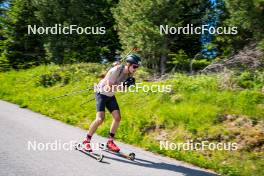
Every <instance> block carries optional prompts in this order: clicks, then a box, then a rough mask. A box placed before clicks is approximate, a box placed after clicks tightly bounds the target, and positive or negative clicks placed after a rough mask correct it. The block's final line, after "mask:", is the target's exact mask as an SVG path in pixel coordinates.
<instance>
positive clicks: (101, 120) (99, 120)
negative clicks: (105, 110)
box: [95, 117, 104, 125]
mask: <svg viewBox="0 0 264 176" xmlns="http://www.w3.org/2000/svg"><path fill="white" fill-rule="evenodd" d="M95 121H96V123H97V124H99V125H101V124H102V123H103V121H104V118H101V117H96V119H95Z"/></svg>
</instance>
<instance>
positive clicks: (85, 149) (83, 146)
mask: <svg viewBox="0 0 264 176" xmlns="http://www.w3.org/2000/svg"><path fill="white" fill-rule="evenodd" d="M75 149H76V150H78V151H80V152H82V153H84V154H86V155H88V156H90V157H91V158H94V159H96V160H97V161H98V162H102V160H103V158H104V155H103V154H102V153H101V154H98V153H94V152H93V151H92V148H91V145H90V143H88V142H87V141H84V142H83V143H75Z"/></svg>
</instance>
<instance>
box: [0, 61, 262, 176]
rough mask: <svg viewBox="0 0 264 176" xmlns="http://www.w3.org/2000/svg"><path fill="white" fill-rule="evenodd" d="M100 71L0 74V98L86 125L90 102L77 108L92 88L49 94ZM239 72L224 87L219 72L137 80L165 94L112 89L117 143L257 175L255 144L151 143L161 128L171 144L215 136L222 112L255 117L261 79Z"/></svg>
mask: <svg viewBox="0 0 264 176" xmlns="http://www.w3.org/2000/svg"><path fill="white" fill-rule="evenodd" d="M104 69H105V67H104V66H101V65H99V64H76V65H72V66H65V67H62V68H61V67H59V66H56V65H49V66H39V67H35V68H32V69H28V70H20V71H9V72H5V73H0V82H1V84H0V98H1V99H4V100H7V101H10V102H14V103H16V104H19V105H20V106H21V107H26V108H29V109H31V110H33V111H36V112H40V113H42V114H45V115H48V116H50V117H52V118H54V119H58V120H61V121H63V122H65V123H68V124H71V125H75V126H78V127H81V128H84V129H88V127H89V124H90V123H91V121H92V120H93V119H94V117H95V101H91V102H89V103H86V104H84V105H83V106H80V105H81V104H82V103H85V102H86V101H87V100H88V99H90V98H92V97H93V96H94V95H93V92H92V91H89V92H85V93H82V94H78V95H75V96H68V97H63V98H61V99H54V100H49V99H50V98H53V97H56V96H60V95H62V94H65V93H71V92H73V91H79V90H82V89H86V88H88V87H91V86H93V83H96V82H98V80H99V78H98V75H99V74H100V73H101V72H102V70H104ZM258 74H259V75H261V74H260V73H258ZM147 76H150V75H149V74H148V73H147V72H146V71H145V70H144V69H142V70H139V72H138V74H137V78H138V81H140V80H141V79H144V78H145V77H147ZM244 77H245V74H243V75H242V76H241V77H239V76H238V77H234V78H232V79H231V81H233V82H234V83H237V85H240V84H241V85H243V86H242V87H238V88H236V89H232V88H229V87H228V86H227V87H225V88H223V87H222V86H220V85H222V82H221V81H223V80H222V79H220V78H219V75H207V76H206V75H197V76H186V75H183V74H174V75H170V78H169V79H167V80H164V81H162V82H143V83H144V84H145V85H147V84H148V85H150V84H159V85H164V84H171V85H172V87H173V91H172V92H170V93H150V92H149V93H145V92H143V91H140V92H139V93H117V99H118V102H119V105H120V108H121V114H122V121H121V125H120V128H119V129H118V133H117V136H116V137H117V139H118V140H120V141H124V142H126V143H129V144H133V145H137V146H140V147H142V148H145V149H147V150H150V151H153V152H157V153H160V154H163V155H166V156H170V157H173V158H177V159H180V160H184V161H187V162H190V163H193V164H196V165H198V166H201V167H204V168H210V169H213V170H215V171H216V172H218V173H221V174H224V175H264V173H263V167H264V166H263V163H264V162H263V159H264V158H263V149H262V150H261V151H255V150H254V149H252V150H249V151H248V150H243V149H242V150H239V151H232V152H230V151H208V152H201V151H170V150H159V141H157V140H156V137H157V136H158V135H159V134H160V133H161V132H165V133H166V134H167V137H166V139H167V140H169V141H171V142H183V141H185V140H186V139H197V138H204V137H208V136H209V137H213V136H217V135H219V134H222V135H226V136H227V137H229V135H231V134H232V131H230V129H229V128H227V127H226V126H225V124H224V123H222V122H221V121H220V122H219V117H222V116H225V115H226V114H232V115H238V116H246V117H247V118H249V119H252V120H254V121H257V122H260V121H263V119H264V95H263V93H261V87H262V86H263V79H262V80H261V79H259V78H256V77H254V79H257V80H249V79H248V78H247V80H246V81H247V84H243V79H244ZM262 77H263V73H262ZM250 81H251V82H250ZM249 82H250V83H249ZM246 85H250V86H249V87H245V86H246ZM111 120H112V119H111V117H110V114H109V113H107V115H106V120H105V122H104V123H103V125H102V126H100V128H99V129H98V131H97V133H98V134H100V135H103V136H107V134H108V131H109V126H110V124H111ZM241 130H242V128H241ZM230 140H233V139H232V138H230ZM241 161H242V162H241Z"/></svg>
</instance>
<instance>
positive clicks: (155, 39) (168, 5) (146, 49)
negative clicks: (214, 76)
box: [113, 0, 206, 74]
mask: <svg viewBox="0 0 264 176" xmlns="http://www.w3.org/2000/svg"><path fill="white" fill-rule="evenodd" d="M203 2H205V1H202V0H200V1H195V2H193V1H185V0H177V1H162V0H154V1H153V0H145V1H140V0H134V1H129V0H120V1H119V3H118V5H117V7H116V8H114V9H113V13H114V17H115V19H116V21H117V29H118V34H119V39H120V42H121V44H122V48H123V50H124V52H127V51H128V50H130V49H131V48H133V47H139V48H142V52H141V53H140V54H141V55H142V57H143V58H144V61H143V64H144V65H145V66H147V67H149V68H152V69H155V70H157V71H160V73H161V74H164V73H165V71H166V62H167V56H168V53H170V52H177V51H178V50H180V49H184V50H186V51H188V54H189V55H193V56H194V55H195V54H196V53H197V52H199V50H200V43H199V36H198V35H190V36H188V35H184V34H181V35H169V34H168V35H165V34H160V25H169V26H174V27H177V26H185V25H187V24H191V23H192V24H194V25H199V24H201V21H200V20H199V18H200V17H201V15H202V13H200V12H201V9H203V8H204V5H205V4H206V3H203ZM190 43H192V45H193V46H192V47H190Z"/></svg>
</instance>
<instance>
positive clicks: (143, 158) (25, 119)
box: [0, 100, 215, 176]
mask: <svg viewBox="0 0 264 176" xmlns="http://www.w3.org/2000/svg"><path fill="white" fill-rule="evenodd" d="M85 135H86V131H84V130H82V129H79V128H77V127H73V126H70V125H67V124H64V123H62V122H60V121H57V120H53V119H50V118H48V117H46V116H43V115H41V114H38V113H35V112H32V111H30V110H28V109H22V108H19V107H18V106H17V105H14V104H11V103H8V102H5V101H1V100H0V144H1V145H0V176H11V175H16V176H17V175H19V176H21V175H25V176H31V175H34V176H36V175H43V176H49V175H54V176H55V175H56V176H59V175H63V176H67V175H86V176H87V175H91V176H111V175H113V176H124V175H126V176H130V175H131V176H162V175H163V176H171V175H173V176H175V175H187V176H198V175H199V176H209V175H215V174H213V173H212V172H210V171H207V170H204V169H201V168H198V167H195V166H192V165H190V164H186V163H184V162H181V161H177V160H174V159H170V158H166V157H161V156H158V155H155V154H152V153H151V152H147V151H144V150H142V149H140V148H136V147H133V146H130V145H127V144H123V143H119V142H117V144H118V145H119V146H120V147H121V149H122V150H123V151H124V152H134V153H136V160H135V161H130V160H127V159H124V158H121V157H119V156H116V155H113V154H110V153H106V152H103V154H104V155H105V158H104V160H103V161H104V162H102V163H100V162H97V161H96V160H94V159H92V158H90V157H89V156H87V155H85V154H83V153H81V152H78V151H76V150H74V149H72V150H69V145H68V144H69V143H70V142H72V141H81V140H82V139H83V138H84V136H85ZM93 141H94V142H105V141H106V139H105V138H103V137H100V136H95V137H94V138H93ZM34 142H35V143H34ZM56 144H57V145H56ZM46 145H47V148H45V147H46ZM34 147H35V148H34ZM56 147H57V148H56Z"/></svg>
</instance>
